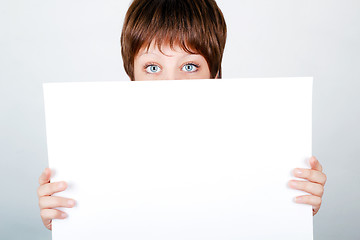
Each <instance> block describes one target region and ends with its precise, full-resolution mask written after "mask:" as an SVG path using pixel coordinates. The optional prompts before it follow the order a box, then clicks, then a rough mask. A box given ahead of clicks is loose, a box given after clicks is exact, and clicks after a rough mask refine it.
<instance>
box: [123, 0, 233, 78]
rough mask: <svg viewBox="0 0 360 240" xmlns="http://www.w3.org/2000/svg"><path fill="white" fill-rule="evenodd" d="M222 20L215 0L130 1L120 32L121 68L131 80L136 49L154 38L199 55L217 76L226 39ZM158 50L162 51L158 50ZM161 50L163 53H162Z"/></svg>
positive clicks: (158, 43) (156, 41) (212, 76)
mask: <svg viewBox="0 0 360 240" xmlns="http://www.w3.org/2000/svg"><path fill="white" fill-rule="evenodd" d="M226 35H227V29H226V22H225V19H224V16H223V14H222V12H221V10H220V9H219V7H218V6H217V4H216V2H215V0H134V1H133V2H132V4H131V6H130V7H129V9H128V11H127V13H126V17H125V20H124V25H123V29H122V33H121V55H122V58H123V62H124V68H125V71H126V73H127V74H128V75H129V77H130V79H131V80H132V81H134V80H135V79H134V59H135V56H136V54H137V53H138V52H139V50H140V49H141V48H142V47H144V46H146V47H147V50H148V49H149V47H150V44H151V42H152V41H153V40H155V44H157V46H158V48H159V50H160V51H161V46H162V44H163V42H166V43H170V47H171V48H172V49H173V46H174V44H178V45H179V46H180V47H181V48H182V49H183V50H184V51H186V52H187V53H191V54H200V55H202V56H203V57H204V58H205V59H206V61H207V64H208V66H209V69H210V76H211V78H215V77H216V75H217V74H218V78H221V61H222V57H223V52H224V48H225V42H226ZM161 52H162V51H161ZM162 53H163V52H162Z"/></svg>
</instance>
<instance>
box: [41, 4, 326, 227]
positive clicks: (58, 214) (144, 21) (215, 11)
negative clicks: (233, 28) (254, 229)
mask: <svg viewBox="0 0 360 240" xmlns="http://www.w3.org/2000/svg"><path fill="white" fill-rule="evenodd" d="M226 35H227V30H226V23H225V20H224V17H223V14H222V12H221V10H220V9H219V8H218V6H217V4H216V2H215V0H134V1H133V2H132V4H131V6H130V7H129V9H128V11H127V14H126V17H125V21H124V26H123V30H122V35H121V53H122V57H123V62H124V68H125V71H126V73H127V74H128V76H129V77H130V80H131V81H143V80H166V79H168V80H170V79H179V80H180V79H210V78H221V61H222V56H223V52H224V48H225V42H226ZM310 165H311V169H299V168H296V169H294V175H295V176H296V177H299V178H303V179H306V180H308V181H298V180H291V181H289V185H290V187H292V188H294V189H298V190H302V191H305V192H308V193H310V194H311V195H304V196H299V197H297V198H296V200H295V201H296V202H298V203H304V204H310V205H312V206H313V215H315V214H316V213H317V212H318V211H319V208H320V205H321V198H322V195H323V192H324V185H325V182H326V175H325V174H324V173H322V166H321V164H320V163H319V161H318V160H317V159H316V158H315V157H312V158H311V159H310ZM50 177H51V171H50V169H49V168H46V169H45V170H44V172H43V173H42V174H41V176H40V179H39V184H40V186H39V188H38V197H39V206H40V215H41V218H42V221H43V224H44V225H45V227H46V228H48V229H50V230H51V222H52V219H63V218H66V216H67V215H66V213H64V212H62V211H60V210H57V209H55V208H57V207H68V208H71V207H74V206H75V201H74V200H73V199H67V198H63V197H58V196H52V194H54V193H56V192H61V191H64V190H65V189H66V187H67V184H66V182H54V183H50Z"/></svg>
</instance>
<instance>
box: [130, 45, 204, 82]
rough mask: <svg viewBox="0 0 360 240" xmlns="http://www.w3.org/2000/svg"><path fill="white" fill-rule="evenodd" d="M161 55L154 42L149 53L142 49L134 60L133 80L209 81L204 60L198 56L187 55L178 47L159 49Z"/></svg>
mask: <svg viewBox="0 0 360 240" xmlns="http://www.w3.org/2000/svg"><path fill="white" fill-rule="evenodd" d="M161 50H162V52H163V53H164V54H165V55H164V54H162V53H161V52H160V50H159V48H158V47H157V46H155V44H154V42H152V43H151V45H150V47H149V51H148V52H146V49H144V48H142V49H141V50H140V51H139V53H138V54H137V55H136V56H135V59H134V80H135V81H146V80H179V79H209V78H210V70H209V66H208V64H207V62H206V60H205V58H204V57H203V56H202V55H200V54H189V53H187V52H185V51H184V50H183V49H182V48H181V47H180V46H178V45H174V50H173V49H171V48H170V45H169V44H167V45H164V46H162V47H161Z"/></svg>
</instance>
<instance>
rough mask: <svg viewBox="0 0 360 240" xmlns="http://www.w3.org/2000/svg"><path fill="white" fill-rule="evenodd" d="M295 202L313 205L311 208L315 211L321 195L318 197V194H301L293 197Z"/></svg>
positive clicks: (318, 206) (318, 205) (319, 203)
mask: <svg viewBox="0 0 360 240" xmlns="http://www.w3.org/2000/svg"><path fill="white" fill-rule="evenodd" d="M295 202H297V203H303V204H309V205H311V206H313V209H314V211H315V213H316V212H317V211H318V210H319V208H320V206H321V202H322V199H321V197H318V196H313V195H303V196H297V197H296V198H295Z"/></svg>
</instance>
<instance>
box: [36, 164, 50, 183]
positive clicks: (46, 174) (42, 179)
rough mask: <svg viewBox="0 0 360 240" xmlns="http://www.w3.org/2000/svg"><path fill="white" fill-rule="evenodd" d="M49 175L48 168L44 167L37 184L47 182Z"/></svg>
mask: <svg viewBox="0 0 360 240" xmlns="http://www.w3.org/2000/svg"><path fill="white" fill-rule="evenodd" d="M50 177H51V170H50V168H45V170H44V171H43V172H42V173H41V175H40V178H39V184H40V185H43V184H45V183H49V182H50Z"/></svg>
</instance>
